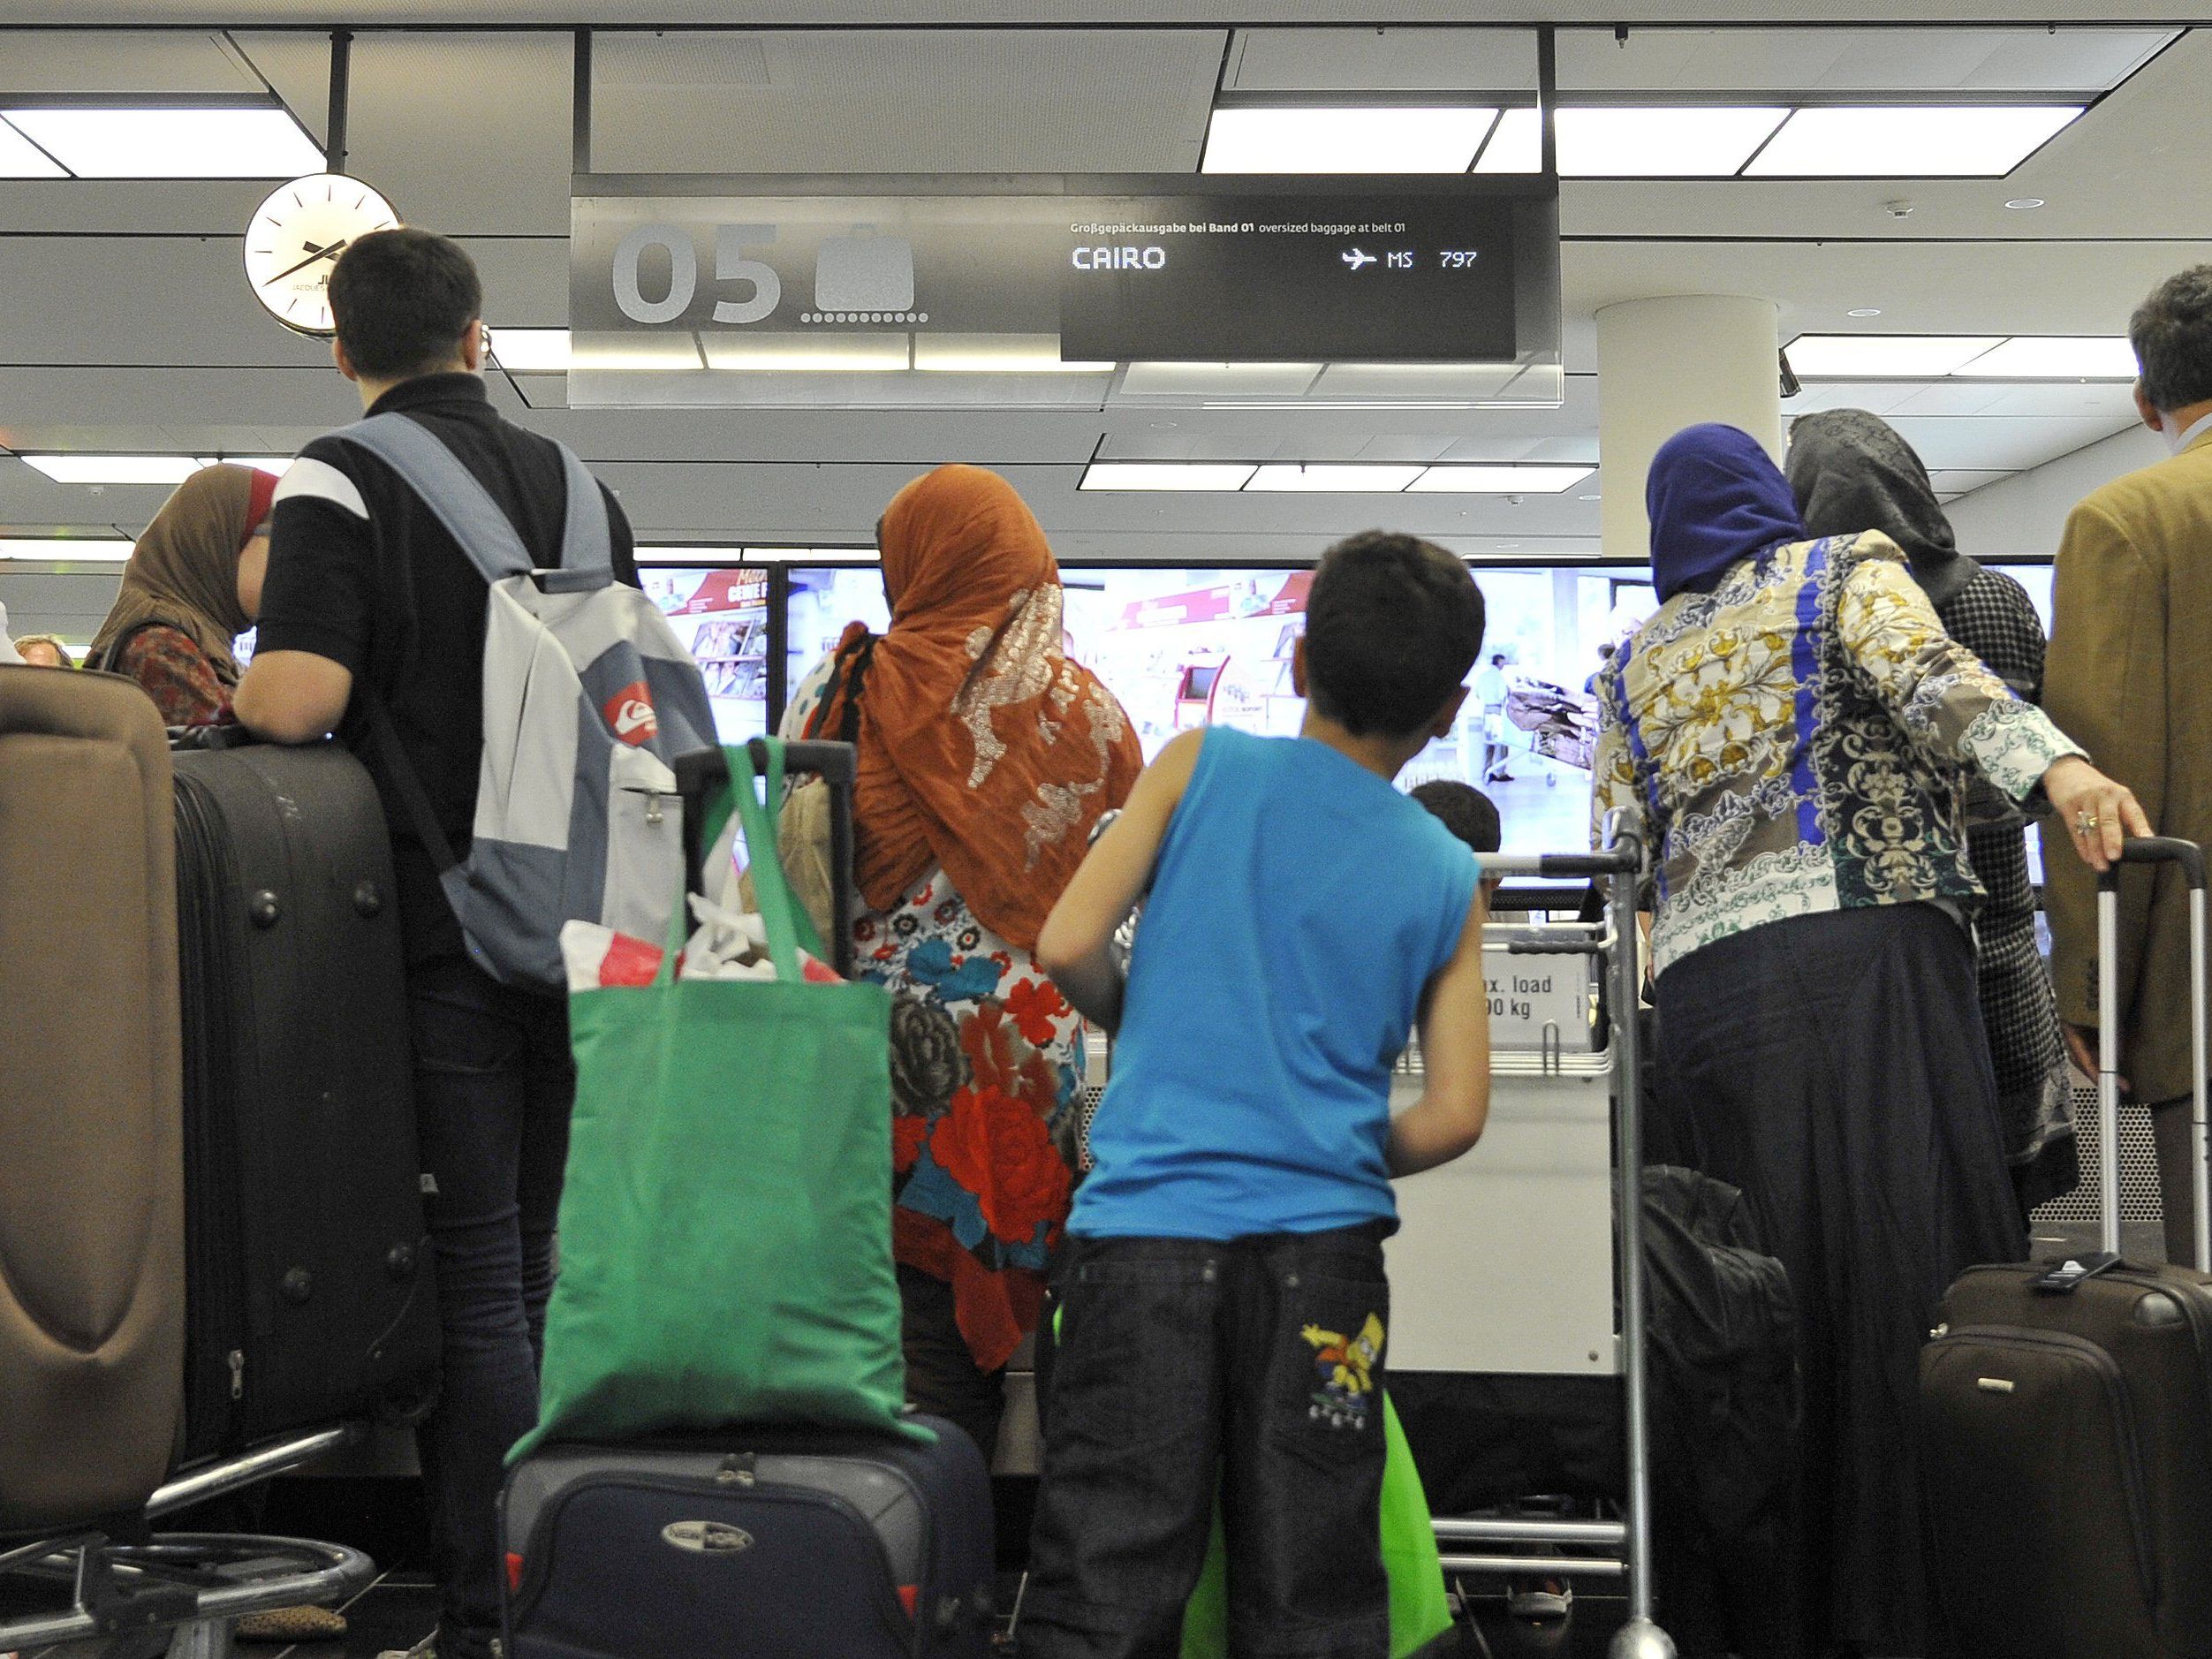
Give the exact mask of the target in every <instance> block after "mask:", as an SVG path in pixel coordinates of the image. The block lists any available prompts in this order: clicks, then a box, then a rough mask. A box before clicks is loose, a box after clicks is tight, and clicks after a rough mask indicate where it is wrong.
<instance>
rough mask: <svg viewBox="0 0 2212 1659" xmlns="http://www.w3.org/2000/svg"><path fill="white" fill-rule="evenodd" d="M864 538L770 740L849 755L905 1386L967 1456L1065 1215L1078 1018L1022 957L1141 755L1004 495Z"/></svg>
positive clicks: (858, 933) (1030, 518) (933, 494)
mask: <svg viewBox="0 0 2212 1659" xmlns="http://www.w3.org/2000/svg"><path fill="white" fill-rule="evenodd" d="M878 541H879V542H880V543H881V545H882V549H883V587H884V592H885V594H886V595H887V596H888V598H889V600H890V610H891V621H890V628H889V629H888V630H887V631H886V632H885V633H882V634H880V635H879V634H872V633H868V632H867V630H866V629H865V628H863V627H861V626H860V625H859V624H857V623H856V624H854V625H852V627H850V628H848V629H847V630H846V631H845V638H844V639H843V640H841V641H840V642H839V643H838V646H837V650H836V651H835V652H833V653H832V654H831V655H830V657H829V658H828V659H827V660H825V661H824V662H823V663H822V664H821V665H820V666H819V667H817V668H816V669H815V670H814V672H813V673H811V674H809V675H808V676H807V678H806V679H805V680H804V681H802V682H801V683H800V685H799V687H798V689H797V690H796V692H795V693H793V695H792V701H791V706H790V708H789V709H788V710H787V711H786V712H785V715H784V731H785V733H786V735H789V736H802V735H803V736H806V737H814V738H837V739H843V740H845V741H850V742H853V743H857V744H858V745H859V747H860V787H859V791H858V793H857V797H856V800H855V807H854V813H855V820H856V830H857V831H858V833H857V836H856V837H855V842H856V845H855V858H856V864H857V867H856V871H855V874H856V876H857V879H858V883H859V886H860V898H861V913H860V916H859V918H858V919H857V920H856V921H855V922H854V924H853V941H854V952H853V954H854V958H855V959H856V960H857V961H858V963H859V964H860V972H861V973H864V974H865V975H866V976H867V977H868V978H870V979H873V980H875V981H879V982H881V983H883V984H885V985H888V986H889V987H890V988H891V989H892V990H893V992H894V993H896V996H895V1000H894V1003H893V1005H892V1014H891V1091H892V1101H893V1110H894V1111H895V1112H896V1113H897V1117H896V1118H895V1120H894V1125H893V1127H894V1131H895V1135H896V1148H897V1159H896V1162H897V1170H898V1175H897V1179H898V1188H897V1198H896V1208H895V1209H894V1211H893V1228H892V1231H893V1238H894V1242H895V1244H896V1246H897V1252H898V1276H899V1287H900V1290H901V1292H902V1293H903V1295H904V1298H905V1307H906V1327H905V1346H906V1362H907V1391H908V1396H909V1398H912V1399H913V1401H914V1403H915V1404H916V1405H920V1406H921V1407H923V1408H924V1409H925V1410H928V1411H934V1412H936V1413H938V1414H939V1415H941V1416H944V1417H948V1418H950V1419H951V1420H953V1421H954V1422H957V1423H958V1424H959V1425H960V1426H961V1427H962V1428H966V1429H967V1431H968V1432H969V1433H970V1434H971V1435H972V1436H974V1438H975V1440H976V1442H977V1443H978V1444H979V1445H981V1447H982V1449H983V1453H984V1456H985V1457H987V1458H988V1457H989V1455H990V1451H991V1447H992V1445H993V1443H994V1442H995V1441H996V1438H997V1429H998V1419H999V1414H1000V1412H1001V1409H1002V1407H1003V1405H1004V1370H1005V1366H1006V1361H1007V1360H1009V1359H1010V1358H1011V1356H1012V1354H1013V1352H1014V1350H1015V1348H1016V1347H1018V1346H1019V1345H1020V1342H1021V1339H1022V1337H1024V1336H1025V1335H1026V1333H1027V1332H1028V1331H1030V1330H1031V1329H1034V1327H1035V1324H1036V1322H1037V1316H1038V1312H1039V1308H1040V1307H1041V1306H1042V1299H1043V1291H1044V1270H1045V1264H1046V1260H1047V1256H1048V1254H1049V1252H1050V1250H1051V1249H1052V1247H1053V1246H1054V1245H1056V1244H1057V1242H1058V1240H1059V1236H1060V1228H1061V1225H1062V1223H1064V1221H1065V1220H1066V1219H1067V1211H1068V1200H1069V1195H1070V1193H1071V1190H1072V1185H1073V1168H1074V1163H1075V1145H1076V1133H1077V1128H1078V1117H1079V1103H1078V1099H1079V1090H1080V1087H1081V1083H1082V1073H1083V1043H1082V1022H1081V1020H1080V1019H1079V1017H1078V1016H1077V1014H1076V1013H1075V1011H1074V1010H1073V1009H1072V1008H1071V1007H1069V1006H1068V1004H1067V1003H1066V1001H1065V1000H1064V998H1063V997H1062V996H1061V995H1060V993H1059V991H1058V990H1057V989H1055V988H1054V986H1053V984H1052V981H1050V980H1049V978H1047V977H1046V975H1045V974H1044V973H1043V972H1042V970H1040V969H1039V968H1038V966H1037V965H1036V962H1035V960H1034V958H1033V957H1032V956H1031V954H1030V953H1031V951H1032V950H1033V949H1034V946H1035V944H1036V941H1037V931H1038V929H1039V928H1042V926H1043V925H1044V919H1045V917H1046V915H1047V914H1048V913H1049V912H1050V911H1051V909H1052V906H1053V904H1054V902H1055V901H1056V900H1057V899H1058V898H1059V896H1060V890H1061V889H1062V888H1063V887H1064V886H1065V885H1066V884H1067V882H1068V878H1069V877H1070V876H1072V875H1073V874H1074V873H1075V867H1076V866H1077V865H1078V864H1079V863H1081V862H1082V860H1083V854H1084V852H1085V850H1086V848H1087V845H1088V844H1089V839H1090V833H1091V830H1092V828H1093V826H1094V825H1095V824H1096V823H1097V822H1098V820H1099V818H1100V816H1101V815H1102V814H1105V813H1107V812H1109V811H1111V810H1112V809H1114V808H1116V807H1119V806H1120V805H1121V804H1122V802H1123V801H1124V799H1126V797H1127V796H1128V793H1129V788H1130V785H1131V784H1133V783H1134V782H1135V781H1136V777H1137V774H1138V772H1139V771H1140V770H1141V769H1143V765H1144V756H1143V754H1142V752H1141V750H1140V748H1139V747H1138V744H1137V737H1136V733H1135V731H1134V729H1133V727H1132V726H1131V724H1130V721H1129V716H1127V714H1126V713H1125V712H1124V710H1123V708H1122V707H1121V705H1120V704H1119V703H1118V702H1117V701H1115V699H1114V695H1113V693H1111V692H1110V691H1108V690H1107V689H1106V687H1105V686H1102V685H1101V684H1100V683H1099V681H1098V679H1097V678H1096V677H1095V675H1093V674H1092V673H1091V672H1090V670H1087V669H1086V668H1084V667H1083V666H1082V665H1081V664H1080V663H1076V662H1073V661H1072V660H1071V659H1070V658H1069V657H1068V656H1067V655H1066V654H1065V653H1064V650H1063V648H1062V647H1063V635H1062V633H1061V612H1062V608H1063V602H1064V600H1063V595H1062V593H1061V590H1060V571H1059V566H1058V565H1057V564H1055V563H1054V561H1053V557H1052V549H1050V547H1049V546H1048V545H1047V543H1046V542H1045V537H1044V532H1043V530H1042V528H1040V527H1039V526H1038V524H1037V520H1036V519H1035V517H1034V515H1033V514H1032V513H1031V512H1030V511H1029V509H1028V507H1027V506H1026V504H1024V503H1023V501H1022V499H1021V497H1020V496H1019V495H1018V494H1016V493H1015V491H1014V488H1013V486H1012V485H1011V484H1009V483H1008V482H1007V481H1005V480H1004V479H1003V478H1001V477H999V476H998V474H997V473H992V472H987V471H985V470H984V469H983V468H981V467H977V466H941V467H939V468H938V469H937V470H936V472H934V473H928V475H927V476H925V477H922V478H919V479H916V480H915V481H913V483H911V484H909V485H907V487H906V488H905V489H903V490H901V491H900V492H899V493H898V497H897V499H895V500H894V501H893V502H892V503H891V504H890V510H889V511H886V512H885V513H884V515H883V523H882V525H881V526H880V527H879V530H878Z"/></svg>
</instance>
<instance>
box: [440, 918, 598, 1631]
mask: <svg viewBox="0 0 2212 1659" xmlns="http://www.w3.org/2000/svg"><path fill="white" fill-rule="evenodd" d="M407 992H408V1020H409V1025H410V1028H411V1031H412V1034H413V1041H414V1063H415V1118H416V1122H417V1125H418V1126H419V1129H420V1134H421V1138H422V1167H423V1169H424V1170H427V1171H428V1173H429V1174H430V1175H431V1177H432V1178H434V1179H435V1180H436V1184H437V1190H436V1193H433V1194H432V1195H431V1197H430V1200H429V1204H428V1214H429V1224H430V1242H431V1246H432V1248H433V1249H434V1250H435V1251H436V1256H437V1269H438V1314H439V1318H440V1321H441V1322H442V1324H443V1329H444V1380H443V1387H442V1389H441V1390H440V1392H439V1395H438V1404H437V1409H436V1411H434V1412H432V1413H430V1416H429V1418H428V1420H426V1421H425V1422H424V1423H423V1425H422V1427H421V1429H420V1431H419V1433H418V1434H417V1436H416V1441H417V1443H418V1444H419V1446H420V1449H421V1453H422V1476H423V1480H424V1481H425V1483H426V1485H427V1486H428V1491H429V1497H430V1518H431V1526H432V1534H433V1541H434V1543H435V1546H436V1561H437V1572H438V1591H439V1606H438V1655H439V1659H488V1656H489V1655H490V1654H491V1652H492V1649H493V1647H494V1644H495V1643H496V1641H497V1640H498V1637H499V1631H500V1606H499V1602H500V1587H501V1585H502V1583H503V1582H504V1573H505V1569H504V1564H503V1563H502V1560H501V1557H500V1552H499V1525H498V1519H497V1516H496V1508H497V1505H498V1501H499V1487H500V1481H501V1479H502V1477H503V1476H504V1473H505V1459H506V1456H507V1449H508V1447H510V1446H511V1445H513V1444H514V1443H515V1442H516V1441H518V1440H519V1439H520V1438H521V1437H522V1436H524V1435H525V1434H526V1433H527V1432H528V1431H529V1430H530V1429H531V1428H533V1427H534V1426H535V1424H536V1422H537V1420H538V1360H539V1359H540V1357H541V1355H542V1353H543V1352H544V1345H545V1307H546V1302H547V1299H549V1297H550V1296H551V1294H552V1291H553V1224H554V1221H555V1218H556V1217H557V1215H558V1214H559V1210H560V1202H561V1182H562V1178H563V1176H564V1172H565V1170H566V1167H567V1162H568V1124H569V1110H570V1108H571V1106H572V1104H573V1103H574V1101H575V1097H576V1071H575V1066H574V1064H573V1063H572V1061H571V1060H570V1058H569V1048H568V1004H567V1001H566V999H564V998H563V997H558V996H536V995H534V994H531V993H528V992H524V991H520V990H517V989H513V988H512V987H511V986H505V985H501V984H498V983H496V982H495V981H493V980H491V979H490V978H489V976H488V975H486V974H485V973H483V972H482V971H481V970H480V969H478V968H477V967H475V966H473V965H472V964H470V963H468V962H466V961H463V960H461V959H459V958H448V959H445V960H442V961H439V962H435V963H430V964H427V965H425V966H420V967H418V968H416V969H414V970H413V972H412V973H410V974H409V975H408V981H407Z"/></svg>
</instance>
